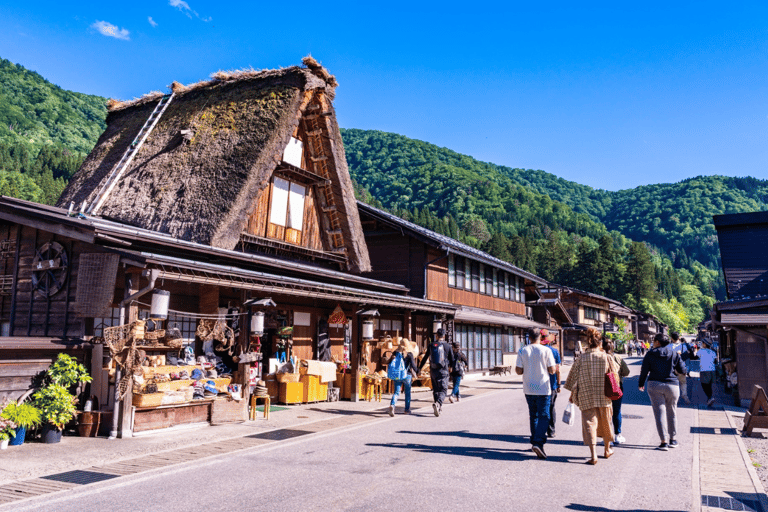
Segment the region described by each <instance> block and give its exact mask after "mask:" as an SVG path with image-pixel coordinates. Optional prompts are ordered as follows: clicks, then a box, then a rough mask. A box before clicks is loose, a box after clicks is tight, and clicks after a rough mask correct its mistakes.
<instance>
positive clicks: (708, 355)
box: [698, 338, 717, 406]
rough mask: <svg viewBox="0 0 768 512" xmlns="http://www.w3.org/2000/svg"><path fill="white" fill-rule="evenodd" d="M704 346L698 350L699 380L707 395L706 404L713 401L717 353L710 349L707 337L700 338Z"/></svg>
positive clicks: (710, 345) (710, 342) (710, 403)
mask: <svg viewBox="0 0 768 512" xmlns="http://www.w3.org/2000/svg"><path fill="white" fill-rule="evenodd" d="M702 342H703V343H704V348H702V349H701V350H699V354H698V356H699V372H700V373H699V380H700V381H701V389H703V390H704V394H705V395H707V406H711V405H712V404H714V403H715V399H714V398H713V397H712V384H713V383H714V382H715V363H716V362H717V353H715V351H714V350H712V348H711V347H712V341H711V340H710V339H709V338H704V339H702Z"/></svg>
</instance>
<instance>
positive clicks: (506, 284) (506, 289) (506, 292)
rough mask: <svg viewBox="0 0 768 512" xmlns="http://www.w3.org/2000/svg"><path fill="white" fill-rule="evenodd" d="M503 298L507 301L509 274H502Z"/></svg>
mask: <svg viewBox="0 0 768 512" xmlns="http://www.w3.org/2000/svg"><path fill="white" fill-rule="evenodd" d="M504 298H505V299H509V274H507V273H506V272H504Z"/></svg>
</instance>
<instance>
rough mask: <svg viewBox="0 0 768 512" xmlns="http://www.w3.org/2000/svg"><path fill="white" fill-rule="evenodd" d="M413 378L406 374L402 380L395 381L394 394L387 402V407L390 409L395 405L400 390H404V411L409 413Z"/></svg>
mask: <svg viewBox="0 0 768 512" xmlns="http://www.w3.org/2000/svg"><path fill="white" fill-rule="evenodd" d="M412 379H413V377H412V376H411V374H410V373H409V374H407V375H406V376H405V378H404V379H403V380H396V381H395V392H394V394H393V395H392V400H391V401H390V402H389V405H391V406H392V407H394V406H396V405H397V398H398V397H399V396H400V388H401V387H402V388H404V389H405V410H406V411H410V410H411V380H412Z"/></svg>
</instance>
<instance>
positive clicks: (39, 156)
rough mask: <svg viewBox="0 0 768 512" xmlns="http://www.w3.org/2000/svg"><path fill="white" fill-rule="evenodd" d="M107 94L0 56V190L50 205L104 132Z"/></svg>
mask: <svg viewBox="0 0 768 512" xmlns="http://www.w3.org/2000/svg"><path fill="white" fill-rule="evenodd" d="M106 116H107V109H106V99H105V98H101V97H99V96H89V95H86V94H80V93H77V92H72V91H67V90H64V89H62V88H61V87H58V86H56V85H53V84H52V83H50V82H48V81H47V80H46V79H45V78H43V77H42V76H40V75H39V74H37V73H35V72H34V71H29V70H28V69H25V68H24V67H23V66H20V65H18V64H14V63H12V62H10V61H8V60H5V59H0V194H5V195H12V196H14V197H19V198H21V199H27V200H30V201H37V202H41V203H46V204H53V203H55V202H56V200H57V199H58V197H59V195H60V194H61V191H62V190H64V186H65V185H66V182H67V181H68V180H69V178H70V177H71V176H72V174H74V173H75V171H77V169H78V168H79V167H80V164H81V163H82V161H83V159H84V158H85V156H86V155H87V154H88V153H89V152H90V151H91V149H92V148H93V146H94V145H95V144H96V140H97V139H98V138H99V136H100V135H101V133H102V132H103V131H104V128H105V127H106V124H105V122H104V120H105V119H106Z"/></svg>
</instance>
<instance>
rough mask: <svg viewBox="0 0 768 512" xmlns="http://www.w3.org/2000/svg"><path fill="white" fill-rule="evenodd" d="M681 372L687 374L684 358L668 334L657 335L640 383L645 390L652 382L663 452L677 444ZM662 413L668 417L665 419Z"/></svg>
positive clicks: (657, 427)
mask: <svg viewBox="0 0 768 512" xmlns="http://www.w3.org/2000/svg"><path fill="white" fill-rule="evenodd" d="M680 373H683V374H685V373H686V368H685V365H684V364H683V359H682V358H681V357H680V354H678V353H677V352H674V351H673V350H672V348H671V347H670V346H669V338H668V337H667V336H666V335H664V334H661V333H659V334H657V335H656V336H655V337H654V339H653V348H652V349H651V350H649V351H648V354H646V356H645V357H644V358H643V365H642V367H641V370H640V380H639V381H638V386H639V388H640V391H645V382H646V380H647V381H648V396H649V397H650V399H651V407H652V408H653V416H654V418H655V419H656V430H657V432H658V434H659V439H660V440H661V444H660V445H659V448H658V449H659V450H663V451H667V449H668V448H676V447H677V439H675V438H676V436H677V400H678V399H679V398H680V384H679V381H678V380H677V374H680ZM662 414H664V415H665V416H666V418H662ZM664 419H666V421H664ZM667 439H669V443H667Z"/></svg>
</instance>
